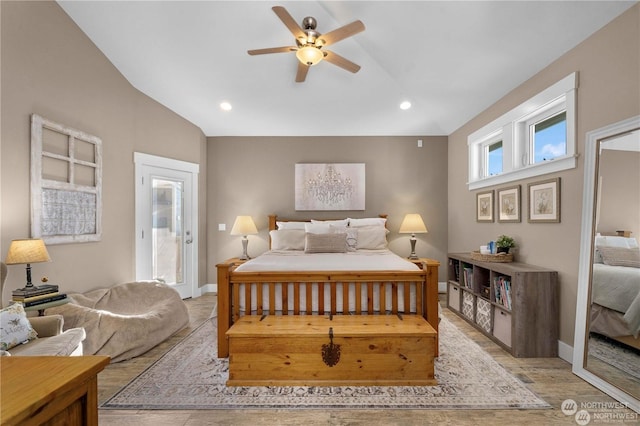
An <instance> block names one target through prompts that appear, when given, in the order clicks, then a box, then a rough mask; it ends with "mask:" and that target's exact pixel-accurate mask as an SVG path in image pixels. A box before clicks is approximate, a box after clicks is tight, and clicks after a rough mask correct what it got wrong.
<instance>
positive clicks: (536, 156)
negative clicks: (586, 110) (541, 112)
mask: <svg viewBox="0 0 640 426" xmlns="http://www.w3.org/2000/svg"><path fill="white" fill-rule="evenodd" d="M530 138H531V139H532V142H531V143H530V148H531V154H530V158H533V164H536V163H541V162H543V161H549V160H554V159H556V158H558V157H563V156H565V155H567V113H566V111H562V112H561V113H560V114H556V115H554V116H552V117H549V118H547V119H545V120H543V121H540V122H538V123H536V124H532V125H531V127H530Z"/></svg>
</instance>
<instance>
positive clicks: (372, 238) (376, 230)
mask: <svg viewBox="0 0 640 426" xmlns="http://www.w3.org/2000/svg"><path fill="white" fill-rule="evenodd" d="M357 248H358V250H362V249H366V250H380V249H385V248H387V229H386V228H383V227H382V226H380V225H370V226H361V227H358V242H357Z"/></svg>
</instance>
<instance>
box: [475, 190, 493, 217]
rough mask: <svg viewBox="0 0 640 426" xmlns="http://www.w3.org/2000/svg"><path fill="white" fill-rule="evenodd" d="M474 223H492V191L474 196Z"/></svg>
mask: <svg viewBox="0 0 640 426" xmlns="http://www.w3.org/2000/svg"><path fill="white" fill-rule="evenodd" d="M476 197H477V198H476V222H493V191H487V192H480V193H478V194H477V195H476Z"/></svg>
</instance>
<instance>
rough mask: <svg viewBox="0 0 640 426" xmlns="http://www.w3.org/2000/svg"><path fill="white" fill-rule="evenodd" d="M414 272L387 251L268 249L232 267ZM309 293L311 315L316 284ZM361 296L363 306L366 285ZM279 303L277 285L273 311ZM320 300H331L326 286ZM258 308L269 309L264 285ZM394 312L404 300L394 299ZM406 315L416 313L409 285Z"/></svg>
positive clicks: (352, 290) (302, 295) (388, 298)
mask: <svg viewBox="0 0 640 426" xmlns="http://www.w3.org/2000/svg"><path fill="white" fill-rule="evenodd" d="M388 270H390V271H417V270H420V268H418V267H417V266H416V265H415V264H413V263H412V262H409V261H408V260H407V259H404V258H402V257H400V256H398V255H396V254H395V253H393V252H391V251H390V250H386V249H385V250H358V251H355V252H347V253H304V252H303V251H294V250H287V251H277V250H271V251H268V252H266V253H264V254H262V255H260V256H258V257H256V258H255V259H251V260H249V261H247V262H245V263H243V264H242V265H240V266H238V267H237V268H236V271H237V272H271V271H388ZM286 285H288V286H289V294H290V295H292V294H293V285H290V284H286ZM342 286H343V284H342V283H339V284H338V288H337V292H336V299H337V300H336V305H337V306H336V308H337V311H338V312H343V305H344V301H343V297H342V294H343V293H342ZM387 287H388V288H387V289H386V292H385V297H386V303H385V305H386V306H385V310H386V311H390V310H391V296H392V294H391V288H390V286H387ZM399 287H400V289H402V288H403V285H402V284H400V285H399ZM312 288H313V289H312V291H313V307H312V309H313V312H317V310H318V285H317V284H313V285H312ZM374 288H375V292H374V297H373V305H374V310H375V311H376V312H379V311H380V296H379V291H378V287H377V286H375V287H374ZM256 297H257V291H256V290H255V288H254V289H253V290H252V297H251V300H252V303H251V308H250V310H251V312H254V311H256V310H257V301H256ZM361 297H362V301H363V303H366V300H367V288H366V286H362V288H361ZM280 300H282V288H281V285H278V286H277V287H276V306H275V310H276V311H277V312H281V311H282V304H281V303H280ZM300 300H301V301H305V300H306V289H305V287H304V286H302V287H301V288H300ZM324 300H325V301H328V300H331V298H330V288H329V286H325V287H324ZM288 303H289V306H288V310H289V311H293V303H294V302H293V297H291V296H290V297H289V301H288ZM262 306H263V308H264V309H265V310H266V309H268V308H269V299H268V293H267V286H266V285H264V287H263V300H262ZM305 307H306V305H305V303H304V302H303V303H301V309H303V312H304V308H305ZM355 308H356V306H355V288H354V286H350V289H349V307H348V311H349V312H355V310H356V309H355ZM325 309H327V310H328V309H329V306H328V303H327V302H325ZM398 309H399V310H400V311H403V310H404V300H402V298H399V300H398ZM240 310H241V311H242V312H246V311H247V306H246V301H245V297H244V294H243V293H242V292H241V293H240ZM409 310H410V312H415V311H416V298H415V288H414V287H413V286H412V288H411V298H410V306H409Z"/></svg>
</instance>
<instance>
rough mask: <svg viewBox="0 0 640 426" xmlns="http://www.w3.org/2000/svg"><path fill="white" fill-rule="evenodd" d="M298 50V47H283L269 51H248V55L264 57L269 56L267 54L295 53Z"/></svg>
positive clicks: (268, 49)
mask: <svg viewBox="0 0 640 426" xmlns="http://www.w3.org/2000/svg"><path fill="white" fill-rule="evenodd" d="M296 50H298V48H297V47H293V46H283V47H269V48H267V49H254V50H247V53H248V54H249V55H264V54H267V53H285V52H295V51H296Z"/></svg>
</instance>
